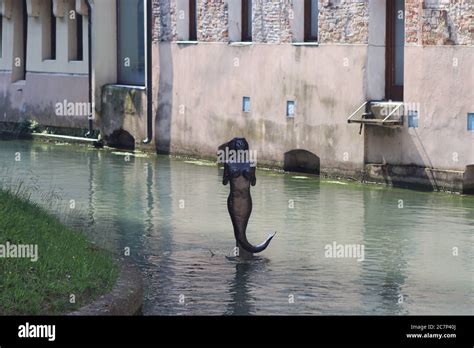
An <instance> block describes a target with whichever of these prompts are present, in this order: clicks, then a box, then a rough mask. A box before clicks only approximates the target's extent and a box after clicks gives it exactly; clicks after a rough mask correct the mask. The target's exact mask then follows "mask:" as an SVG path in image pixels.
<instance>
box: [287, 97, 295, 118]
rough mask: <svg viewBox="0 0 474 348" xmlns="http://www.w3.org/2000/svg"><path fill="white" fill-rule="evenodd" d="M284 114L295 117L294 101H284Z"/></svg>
mask: <svg viewBox="0 0 474 348" xmlns="http://www.w3.org/2000/svg"><path fill="white" fill-rule="evenodd" d="M286 116H287V117H291V118H293V117H295V102H294V101H292V100H288V101H287V102H286Z"/></svg>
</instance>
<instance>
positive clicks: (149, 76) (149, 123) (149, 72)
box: [143, 0, 153, 144]
mask: <svg viewBox="0 0 474 348" xmlns="http://www.w3.org/2000/svg"><path fill="white" fill-rule="evenodd" d="M145 1H146V99H147V108H146V109H147V115H146V127H147V128H146V131H147V138H146V139H145V140H143V144H149V143H151V142H152V141H153V69H152V64H153V63H152V59H153V57H152V56H153V55H152V53H151V50H152V46H153V32H152V30H151V29H150V28H152V23H153V3H152V0H145Z"/></svg>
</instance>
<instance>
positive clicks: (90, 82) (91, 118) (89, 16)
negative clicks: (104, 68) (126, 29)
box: [86, 0, 95, 138]
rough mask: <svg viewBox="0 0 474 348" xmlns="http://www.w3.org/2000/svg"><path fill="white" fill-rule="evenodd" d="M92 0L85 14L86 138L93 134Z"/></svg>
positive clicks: (87, 2)
mask: <svg viewBox="0 0 474 348" xmlns="http://www.w3.org/2000/svg"><path fill="white" fill-rule="evenodd" d="M92 2H93V0H86V5H87V12H88V14H89V15H88V16H87V17H88V30H87V35H88V40H87V42H88V46H89V54H88V60H89V61H88V65H89V67H88V68H89V107H90V110H91V112H92V114H91V115H89V131H88V132H87V133H86V137H88V138H89V137H92V135H93V134H94V112H95V110H94V106H93V104H92V101H93V89H92V87H93V83H94V81H93V78H92V9H93V5H92Z"/></svg>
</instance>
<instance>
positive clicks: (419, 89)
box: [367, 46, 474, 170]
mask: <svg viewBox="0 0 474 348" xmlns="http://www.w3.org/2000/svg"><path fill="white" fill-rule="evenodd" d="M473 56H474V48H473V47H463V46H427V47H416V46H408V47H406V49H405V57H406V59H407V60H408V61H409V62H410V64H406V66H405V74H406V76H407V77H408V78H407V79H406V81H405V98H404V99H405V102H407V103H408V104H410V105H414V106H415V107H416V106H417V105H419V106H418V107H417V108H418V113H419V118H420V119H419V128H408V125H407V124H405V125H404V127H403V128H402V129H400V130H386V129H380V128H376V127H372V128H370V129H368V132H369V133H368V135H369V136H368V142H367V159H368V162H369V163H390V164H407V165H408V164H414V165H419V166H426V167H432V168H442V169H454V170H464V169H465V167H466V166H467V165H469V164H474V132H469V131H468V130H467V114H468V112H474V67H473V65H472V57H473ZM427 62H429V63H427ZM453 62H455V63H454V64H453ZM466 77H471V78H466Z"/></svg>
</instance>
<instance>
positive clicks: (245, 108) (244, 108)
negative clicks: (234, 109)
mask: <svg viewBox="0 0 474 348" xmlns="http://www.w3.org/2000/svg"><path fill="white" fill-rule="evenodd" d="M242 111H243V112H250V97H244V99H243V101H242Z"/></svg>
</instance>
